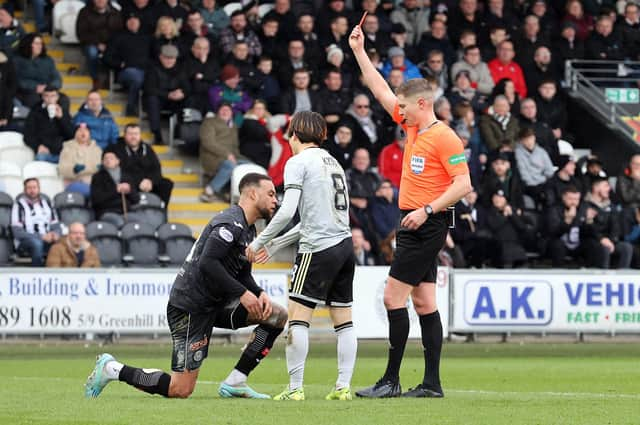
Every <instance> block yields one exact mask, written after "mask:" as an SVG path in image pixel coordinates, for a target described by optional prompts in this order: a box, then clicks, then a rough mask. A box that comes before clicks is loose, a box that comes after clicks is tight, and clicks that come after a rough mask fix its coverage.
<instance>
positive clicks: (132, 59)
mask: <svg viewBox="0 0 640 425" xmlns="http://www.w3.org/2000/svg"><path fill="white" fill-rule="evenodd" d="M125 16H126V17H127V20H126V21H125V29H124V30H123V31H120V32H119V33H117V34H116V35H115V36H114V37H113V38H112V39H111V40H110V41H109V43H108V44H107V50H106V52H105V54H104V57H103V58H102V59H103V61H104V62H105V63H106V64H107V65H108V66H110V67H111V69H113V70H114V71H115V72H116V78H117V81H118V83H120V84H122V85H123V86H124V87H126V88H127V107H126V110H125V113H126V115H127V116H138V112H139V111H138V100H139V99H138V98H139V96H140V90H141V89H142V86H143V84H144V71H145V69H146V68H147V66H148V65H149V62H150V60H149V59H150V57H149V52H150V51H151V35H149V34H147V33H145V32H144V31H143V30H142V21H141V19H140V17H139V16H138V15H137V14H136V13H131V14H129V15H125Z"/></svg>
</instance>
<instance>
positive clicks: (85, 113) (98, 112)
mask: <svg viewBox="0 0 640 425" xmlns="http://www.w3.org/2000/svg"><path fill="white" fill-rule="evenodd" d="M81 122H82V123H85V124H86V125H87V126H88V127H89V130H90V131H91V137H92V138H93V140H95V141H96V143H97V144H98V146H100V149H102V150H105V149H106V148H107V147H108V146H109V145H111V144H113V143H116V141H117V140H118V136H119V134H118V133H119V129H118V124H116V122H115V121H114V120H113V116H112V115H111V112H110V111H109V110H108V109H107V108H106V107H105V106H104V105H103V104H102V97H101V96H100V92H99V91H97V90H91V91H90V92H89V94H88V95H87V99H86V101H85V102H84V103H83V104H82V106H81V107H80V110H79V111H78V113H77V114H76V116H75V117H73V123H74V124H75V125H77V124H79V123H81Z"/></svg>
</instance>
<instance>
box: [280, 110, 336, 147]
mask: <svg viewBox="0 0 640 425" xmlns="http://www.w3.org/2000/svg"><path fill="white" fill-rule="evenodd" d="M294 134H295V135H296V137H297V138H298V140H300V142H301V143H314V144H316V145H318V146H320V145H321V144H322V142H324V140H325V139H326V138H327V122H326V121H325V120H324V117H323V116H322V115H320V114H319V113H317V112H313V111H300V112H296V113H295V114H294V115H293V117H291V122H290V123H289V128H288V129H287V136H288V137H291V136H293V135H294Z"/></svg>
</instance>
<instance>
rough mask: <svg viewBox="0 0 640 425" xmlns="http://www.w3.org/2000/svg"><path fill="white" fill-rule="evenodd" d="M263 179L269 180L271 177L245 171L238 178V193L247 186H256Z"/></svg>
mask: <svg viewBox="0 0 640 425" xmlns="http://www.w3.org/2000/svg"><path fill="white" fill-rule="evenodd" d="M263 180H268V181H271V177H269V176H267V175H266V174H260V173H247V174H245V175H244V176H243V177H242V178H241V179H240V184H239V185H238V189H239V191H240V193H242V191H243V190H244V189H245V188H247V187H258V186H260V182H261V181H263Z"/></svg>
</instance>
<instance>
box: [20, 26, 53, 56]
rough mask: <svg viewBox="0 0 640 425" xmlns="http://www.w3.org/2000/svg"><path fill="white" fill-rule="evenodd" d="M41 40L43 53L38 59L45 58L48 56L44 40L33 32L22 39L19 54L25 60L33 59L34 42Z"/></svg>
mask: <svg viewBox="0 0 640 425" xmlns="http://www.w3.org/2000/svg"><path fill="white" fill-rule="evenodd" d="M36 38H39V39H40V40H42V52H40V54H39V55H38V57H40V58H43V57H45V56H47V47H46V46H45V45H44V38H42V35H40V34H39V33H37V32H32V33H29V34H27V35H25V36H24V37H22V38H21V39H20V43H18V49H17V50H18V54H19V55H20V56H22V57H24V58H27V59H31V54H32V53H33V49H32V47H31V44H32V43H33V40H35V39H36Z"/></svg>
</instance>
